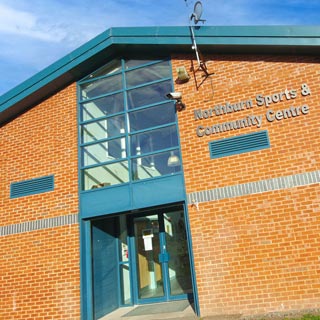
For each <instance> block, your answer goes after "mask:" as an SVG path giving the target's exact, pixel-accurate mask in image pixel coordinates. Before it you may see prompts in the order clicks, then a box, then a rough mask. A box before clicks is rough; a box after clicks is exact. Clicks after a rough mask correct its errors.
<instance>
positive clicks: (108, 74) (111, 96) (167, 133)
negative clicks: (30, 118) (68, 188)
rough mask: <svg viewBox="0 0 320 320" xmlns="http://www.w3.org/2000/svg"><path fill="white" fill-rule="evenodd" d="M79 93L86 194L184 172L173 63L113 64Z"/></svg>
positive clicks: (81, 85) (82, 83) (84, 82)
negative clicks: (170, 97)
mask: <svg viewBox="0 0 320 320" xmlns="http://www.w3.org/2000/svg"><path fill="white" fill-rule="evenodd" d="M79 89H80V90H79V108H80V112H79V114H80V140H81V144H80V148H81V172H82V189H83V190H91V189H95V188H100V187H107V186H113V185H119V184H123V183H129V182H133V181H136V180H143V179H150V178H155V177H159V176H163V175H170V174H174V173H176V172H180V171H181V166H180V162H179V161H174V162H173V161H170V160H169V159H170V157H171V159H172V157H174V159H175V160H176V159H178V160H179V157H180V152H179V142H178V134H177V124H176V115H175V107H174V103H173V102H171V101H169V100H168V99H167V98H166V94H167V93H168V92H170V91H172V79H171V65H170V61H169V60H156V61H155V60H133V59H129V60H124V59H123V60H119V59H118V60H113V61H111V62H109V63H108V64H106V65H105V66H103V67H102V68H100V69H99V70H97V71H95V72H93V73H92V74H90V75H89V76H87V77H86V78H85V79H83V80H82V81H80V82H79ZM168 160H169V161H168Z"/></svg>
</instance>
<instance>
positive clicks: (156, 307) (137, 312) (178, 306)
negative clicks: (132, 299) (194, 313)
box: [122, 300, 190, 317]
mask: <svg viewBox="0 0 320 320" xmlns="http://www.w3.org/2000/svg"><path fill="white" fill-rule="evenodd" d="M188 306H190V303H189V301H188V300H180V301H173V302H168V303H155V304H151V305H150V304H149V305H146V306H139V307H137V308H135V309H134V310H132V311H130V312H128V313H127V314H125V315H123V316H122V317H134V316H144V315H147V314H157V313H171V312H181V311H183V310H184V309H186V308H187V307H188Z"/></svg>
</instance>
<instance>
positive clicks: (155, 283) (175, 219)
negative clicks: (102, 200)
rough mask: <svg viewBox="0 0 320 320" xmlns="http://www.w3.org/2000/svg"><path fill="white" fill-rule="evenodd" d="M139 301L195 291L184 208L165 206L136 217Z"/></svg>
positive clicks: (183, 294)
mask: <svg viewBox="0 0 320 320" xmlns="http://www.w3.org/2000/svg"><path fill="white" fill-rule="evenodd" d="M133 228H134V239H135V241H134V242H135V265H136V275H137V279H136V284H137V285H136V290H135V291H136V294H137V302H138V303H147V302H155V301H169V300H175V299H176V300H177V299H183V298H186V297H187V295H188V294H192V283H191V273H190V263H189V255H188V246H187V237H186V230H185V223H184V210H183V208H181V209H180V210H162V211H159V212H156V213H155V212H153V213H148V214H144V215H139V216H136V217H134V218H133Z"/></svg>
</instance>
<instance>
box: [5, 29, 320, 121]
mask: <svg viewBox="0 0 320 320" xmlns="http://www.w3.org/2000/svg"><path fill="white" fill-rule="evenodd" d="M194 32H195V35H196V39H197V44H198V45H202V46H203V47H202V51H204V52H206V51H208V50H209V51H212V52H215V51H216V50H217V51H218V50H219V48H229V49H228V50H230V48H232V50H233V52H234V53H236V52H237V50H240V49H243V48H245V50H246V51H247V52H248V53H250V50H253V49H254V48H257V47H262V48H264V49H265V48H267V47H277V49H278V50H279V48H280V49H281V50H283V52H284V53H285V52H287V51H288V48H290V49H291V50H293V49H296V48H302V49H303V51H302V52H303V53H308V50H310V49H311V48H312V49H314V48H316V50H317V51H316V52H317V53H319V52H320V26H225V27H220V26H218V27H214V26H201V27H199V28H198V27H195V28H194ZM158 46H162V49H164V51H167V52H168V53H170V52H177V51H180V52H192V48H191V47H192V39H191V32H190V27H187V26H186V27H130V28H111V29H109V30H106V31H104V32H103V33H101V34H100V35H98V36H96V37H95V38H93V39H92V40H90V41H88V42H87V43H85V44H84V45H82V46H80V47H79V48H78V49H76V50H74V51H72V52H71V53H70V54H68V55H66V56H65V57H63V58H61V59H60V60H58V61H57V62H55V63H53V64H52V65H50V66H49V67H47V68H45V69H44V70H42V71H40V72H39V73H37V74H36V75H34V76H33V77H31V78H30V79H28V80H26V81H24V82H23V83H21V84H20V85H18V86H17V87H15V88H13V89H12V90H10V91H8V92H7V93H5V94H4V95H2V96H1V97H0V116H1V117H0V125H1V124H3V123H5V122H6V121H8V120H10V119H11V118H13V117H15V116H16V115H18V114H19V113H21V112H23V111H25V110H26V109H28V108H30V107H32V106H33V105H35V104H36V103H39V102H40V101H41V100H43V99H45V98H46V97H48V96H49V95H52V94H53V93H54V92H56V91H58V90H61V89H62V88H63V87H65V86H66V85H67V84H70V83H72V82H74V81H77V80H79V79H81V78H82V77H84V76H85V75H87V74H88V73H90V72H91V71H93V70H94V69H93V68H94V67H96V66H97V64H98V63H99V62H101V63H102V62H103V59H105V58H106V56H112V55H113V54H116V53H117V52H118V51H119V50H120V52H121V49H124V48H125V52H130V50H131V49H132V48H135V49H137V48H140V49H141V51H143V50H145V49H146V48H149V47H150V48H154V47H157V48H158ZM302 49H301V50H302ZM117 50H118V51H117ZM157 52H159V50H157ZM242 52H243V51H242ZM277 52H278V51H277ZM313 52H314V51H313Z"/></svg>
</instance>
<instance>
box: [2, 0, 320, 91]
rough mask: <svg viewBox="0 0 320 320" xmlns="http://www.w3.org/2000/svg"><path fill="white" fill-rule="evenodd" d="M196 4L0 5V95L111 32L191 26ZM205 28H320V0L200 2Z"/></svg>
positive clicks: (169, 0) (149, 0)
mask: <svg viewBox="0 0 320 320" xmlns="http://www.w3.org/2000/svg"><path fill="white" fill-rule="evenodd" d="M194 3H195V1H194V0H159V1H157V0H90V1H88V0H0V48H1V50H0V95H2V94H3V93H5V92H7V91H8V90H10V89H12V88H13V87H15V86H16V85H18V84H20V83H21V82H23V81H24V80H26V79H28V78H29V77H31V76H33V75H34V74H36V73H37V72H39V71H41V70H42V69H43V68H45V67H47V66H48V65H50V64H51V63H53V62H55V61H57V60H58V59H60V58H62V57H63V56H65V55H66V54H68V53H69V52H71V51H72V50H74V49H76V48H78V47H79V46H80V45H82V44H83V43H85V42H87V41H88V40H90V39H92V38H93V37H95V36H96V35H98V34H99V33H101V32H103V31H104V30H106V29H109V28H111V27H129V26H182V25H188V24H189V16H190V14H191V13H192V11H193V6H194ZM202 3H203V9H204V12H203V18H204V19H206V23H205V24H206V25H208V26H218V25H220V26H221V25H320V18H319V12H320V0H202Z"/></svg>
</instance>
